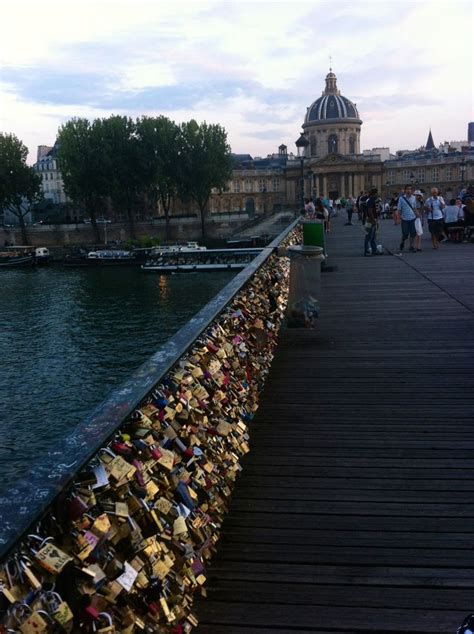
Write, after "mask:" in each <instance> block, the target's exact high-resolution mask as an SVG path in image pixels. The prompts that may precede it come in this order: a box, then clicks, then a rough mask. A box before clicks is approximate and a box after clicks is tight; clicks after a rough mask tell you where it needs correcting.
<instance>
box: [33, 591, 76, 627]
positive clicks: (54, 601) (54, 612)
mask: <svg viewBox="0 0 474 634" xmlns="http://www.w3.org/2000/svg"><path fill="white" fill-rule="evenodd" d="M41 600H42V602H43V603H44V604H45V607H46V609H47V612H48V614H49V615H50V616H51V617H52V619H53V620H54V621H55V622H56V623H58V624H59V625H60V626H61V627H62V628H63V630H64V631H66V632H70V631H71V629H72V627H73V621H74V614H73V613H72V610H71V608H70V607H69V605H68V604H67V603H66V601H63V599H62V598H61V596H60V595H59V594H58V593H57V592H55V591H54V590H52V591H48V592H45V593H44V594H43V595H42V597H41Z"/></svg>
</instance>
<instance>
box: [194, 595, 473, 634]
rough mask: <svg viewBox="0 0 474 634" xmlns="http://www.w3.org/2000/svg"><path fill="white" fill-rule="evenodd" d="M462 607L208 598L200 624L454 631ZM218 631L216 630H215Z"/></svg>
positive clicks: (370, 630) (349, 629)
mask: <svg viewBox="0 0 474 634" xmlns="http://www.w3.org/2000/svg"><path fill="white" fill-rule="evenodd" d="M464 617H465V611H453V610H449V611H448V610H436V611H432V610H425V609H423V608H421V609H416V608H414V609H410V610H401V609H390V608H387V609H384V608H353V607H351V608H346V607H341V606H338V607H331V606H315V607H313V606H306V608H305V609H304V610H302V609H301V606H300V605H297V606H290V605H279V604H276V603H265V604H260V605H259V606H255V605H254V604H252V603H220V602H218V601H211V600H208V601H207V602H206V612H205V614H204V615H203V616H202V617H201V623H202V624H203V625H206V624H213V625H218V626H219V627H220V626H221V625H238V626H240V627H241V626H242V625H247V626H253V627H255V628H259V627H266V628H270V629H272V628H273V630H274V631H275V632H278V628H281V627H287V628H288V627H290V628H293V627H296V628H298V627H300V628H307V629H310V630H311V631H315V632H317V631H318V630H321V629H325V628H326V629H327V628H338V629H342V630H344V629H345V630H347V631H349V632H354V633H355V632H377V633H380V632H382V631H387V632H388V631H390V632H394V633H396V632H409V633H410V634H418V633H419V632H429V633H431V632H438V633H439V632H454V631H455V630H456V628H457V627H458V626H459V625H460V624H461V622H462V620H463V619H464ZM216 631H218V630H216Z"/></svg>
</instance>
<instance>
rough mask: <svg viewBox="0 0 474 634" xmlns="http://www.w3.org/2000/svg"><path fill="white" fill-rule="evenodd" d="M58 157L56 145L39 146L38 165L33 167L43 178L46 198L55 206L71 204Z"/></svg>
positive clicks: (42, 185) (42, 184) (42, 187)
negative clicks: (65, 189)
mask: <svg viewBox="0 0 474 634" xmlns="http://www.w3.org/2000/svg"><path fill="white" fill-rule="evenodd" d="M57 155H58V149H57V145H56V144H55V145H54V146H53V147H50V146H48V145H39V146H38V153H37V158H36V163H35V164H34V165H33V168H34V169H35V170H36V171H37V172H38V174H39V176H40V178H41V189H42V192H43V195H44V197H45V198H48V199H49V200H51V201H52V202H53V203H54V204H56V205H59V204H61V203H63V204H64V203H67V202H69V199H68V197H67V195H66V193H65V191H64V183H63V179H62V176H61V170H60V167H59V160H58V156H57Z"/></svg>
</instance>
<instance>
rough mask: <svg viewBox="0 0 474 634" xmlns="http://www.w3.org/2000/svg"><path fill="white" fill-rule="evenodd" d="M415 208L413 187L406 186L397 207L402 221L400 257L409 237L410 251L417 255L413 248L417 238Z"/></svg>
mask: <svg viewBox="0 0 474 634" xmlns="http://www.w3.org/2000/svg"><path fill="white" fill-rule="evenodd" d="M415 208H416V198H415V196H413V193H412V187H411V185H405V189H404V192H403V194H401V196H400V197H399V198H398V205H397V210H398V212H399V214H400V218H401V221H402V241H401V242H400V253H399V254H398V255H401V253H402V251H403V249H404V247H405V240H406V239H407V238H408V236H410V251H412V252H414V253H416V249H415V247H414V246H413V244H414V242H415V237H416V228H415V220H416V213H415Z"/></svg>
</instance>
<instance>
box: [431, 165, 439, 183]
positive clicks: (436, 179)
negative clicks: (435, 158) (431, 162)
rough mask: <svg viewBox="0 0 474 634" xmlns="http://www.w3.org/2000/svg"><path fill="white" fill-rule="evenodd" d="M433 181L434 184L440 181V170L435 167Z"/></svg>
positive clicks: (432, 172)
mask: <svg viewBox="0 0 474 634" xmlns="http://www.w3.org/2000/svg"><path fill="white" fill-rule="evenodd" d="M431 180H432V182H433V183H437V182H438V181H439V168H438V167H433V169H432V170H431Z"/></svg>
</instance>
